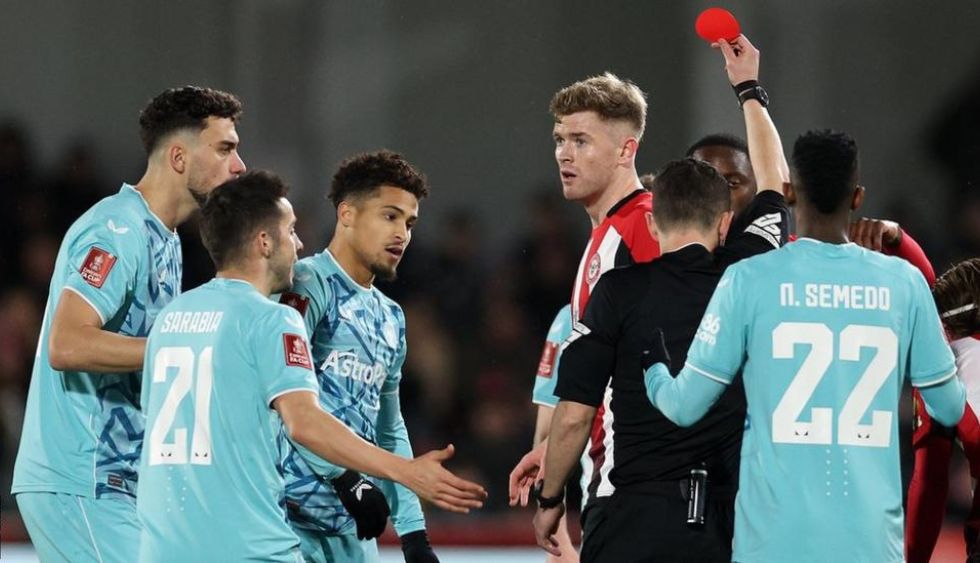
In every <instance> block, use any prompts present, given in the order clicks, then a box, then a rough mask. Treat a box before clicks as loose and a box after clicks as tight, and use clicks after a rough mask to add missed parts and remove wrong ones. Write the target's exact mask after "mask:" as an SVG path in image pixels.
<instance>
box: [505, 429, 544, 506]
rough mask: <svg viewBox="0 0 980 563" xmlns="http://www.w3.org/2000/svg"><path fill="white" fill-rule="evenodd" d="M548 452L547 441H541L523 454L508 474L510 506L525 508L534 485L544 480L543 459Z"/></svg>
mask: <svg viewBox="0 0 980 563" xmlns="http://www.w3.org/2000/svg"><path fill="white" fill-rule="evenodd" d="M547 451H548V440H544V441H542V442H541V443H540V444H538V445H537V446H535V447H534V449H532V450H531V451H529V452H528V453H526V454H524V457H522V458H521V461H519V462H517V465H515V466H514V469H512V470H511V472H510V479H509V483H508V495H507V496H508V499H509V501H510V505H511V506H517V504H518V503H520V505H521V506H527V503H528V500H530V496H531V489H532V488H533V487H534V484H535V483H536V482H538V481H540V480H542V479H544V458H545V455H546V453H547Z"/></svg>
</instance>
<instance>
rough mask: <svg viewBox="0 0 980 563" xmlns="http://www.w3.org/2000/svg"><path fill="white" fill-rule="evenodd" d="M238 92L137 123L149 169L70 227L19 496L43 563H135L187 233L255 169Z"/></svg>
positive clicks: (181, 94)
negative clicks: (157, 352) (141, 467)
mask: <svg viewBox="0 0 980 563" xmlns="http://www.w3.org/2000/svg"><path fill="white" fill-rule="evenodd" d="M241 109H242V104H241V102H240V101H238V99H237V98H236V97H235V96H233V95H231V94H228V93H225V92H220V91H218V90H212V89H210V88H199V87H196V86H184V87H181V88H172V89H170V90H167V91H165V92H163V93H161V94H160V95H158V96H156V97H155V98H153V99H152V100H151V101H150V102H149V104H148V105H147V106H146V108H144V109H143V112H142V113H141V115H140V119H139V123H140V134H141V137H142V139H143V144H144V146H145V148H146V152H147V166H146V173H145V174H144V175H143V178H142V179H140V181H139V182H138V183H136V184H135V185H129V184H123V186H122V189H120V190H119V193H118V194H116V195H113V196H110V197H107V198H105V199H103V200H102V201H100V202H99V203H97V204H95V205H94V206H93V207H92V208H91V209H89V210H88V211H87V212H86V213H85V214H84V215H82V216H81V217H80V218H79V219H78V220H76V221H75V223H74V224H73V225H72V226H71V228H69V229H68V233H67V234H66V235H65V238H64V240H63V241H62V244H61V249H60V251H59V253H58V259H57V262H56V263H55V269H54V274H53V275H52V279H51V286H50V288H49V290H48V304H47V307H46V309H45V314H44V320H43V328H42V333H41V337H40V342H39V343H38V351H37V359H36V361H35V363H34V371H33V373H32V375H31V386H30V391H29V393H28V398H27V409H26V412H25V417H24V430H23V436H22V439H21V442H20V450H19V451H18V454H17V462H16V465H15V468H14V483H13V493H14V494H15V495H16V498H17V504H18V505H19V507H20V511H21V515H22V516H23V518H24V522H25V524H26V525H27V530H28V533H29V534H30V536H31V540H32V541H33V542H34V547H35V548H36V549H37V552H38V555H39V556H40V558H41V560H42V561H106V562H109V561H136V560H137V558H138V551H139V534H140V524H139V519H138V518H137V515H136V498H135V495H136V482H137V478H136V472H137V463H138V460H139V455H140V449H141V448H142V445H143V423H144V418H143V414H142V412H141V410H140V404H139V389H140V381H139V373H140V370H141V369H142V367H143V355H144V351H145V347H146V338H145V337H146V335H147V334H148V333H149V331H150V326H151V324H152V323H153V320H154V319H155V318H156V316H157V314H158V313H159V311H160V309H162V308H163V307H164V306H165V305H167V304H168V303H169V302H170V301H171V300H172V299H173V298H174V297H176V296H177V295H178V294H179V293H180V287H181V274H182V258H181V250H180V239H179V237H178V236H177V232H176V230H175V229H176V228H177V226H178V225H180V224H181V223H183V222H184V221H185V220H187V218H188V217H189V216H190V215H191V213H192V212H194V210H196V209H197V208H198V206H199V204H200V201H201V200H202V199H203V198H204V196H206V195H207V194H208V193H209V192H210V191H211V190H213V189H214V188H215V187H217V186H218V185H219V184H221V183H222V182H224V181H226V180H229V179H231V178H233V177H236V176H238V175H239V174H241V173H242V172H244V171H245V164H244V163H243V162H242V159H241V157H240V156H239V155H238V133H237V132H236V131H235V123H236V121H237V119H238V117H239V115H240V114H241Z"/></svg>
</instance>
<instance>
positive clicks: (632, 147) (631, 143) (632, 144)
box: [619, 137, 640, 164]
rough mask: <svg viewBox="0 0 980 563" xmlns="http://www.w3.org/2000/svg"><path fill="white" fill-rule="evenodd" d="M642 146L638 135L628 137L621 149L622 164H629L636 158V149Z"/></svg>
mask: <svg viewBox="0 0 980 563" xmlns="http://www.w3.org/2000/svg"><path fill="white" fill-rule="evenodd" d="M639 148H640V142H639V141H637V140H636V137H627V138H626V141H625V142H624V143H623V145H622V147H620V149H619V161H620V163H621V164H629V163H631V162H633V161H634V160H635V159H636V151H637V150H639Z"/></svg>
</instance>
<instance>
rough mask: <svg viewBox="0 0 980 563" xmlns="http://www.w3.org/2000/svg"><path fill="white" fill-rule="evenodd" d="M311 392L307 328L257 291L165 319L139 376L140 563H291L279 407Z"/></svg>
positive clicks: (216, 297)
mask: <svg viewBox="0 0 980 563" xmlns="http://www.w3.org/2000/svg"><path fill="white" fill-rule="evenodd" d="M316 389H317V385H316V378H315V376H314V375H313V370H312V360H311V357H310V353H309V344H308V341H307V338H306V334H305V332H304V325H303V319H301V318H300V316H299V315H298V314H297V313H296V311H294V310H292V309H290V308H288V307H284V306H282V305H279V304H277V303H275V302H273V301H270V300H269V299H267V298H266V297H265V296H263V295H262V294H260V293H259V292H258V291H257V290H256V289H255V288H254V287H253V286H252V285H251V284H249V283H247V282H245V281H241V280H231V279H221V278H218V279H213V280H211V281H209V282H208V283H206V284H204V285H202V286H201V287H199V288H197V289H194V290H192V291H188V292H187V293H185V294H184V295H182V296H180V297H178V298H177V299H175V300H174V301H173V303H171V304H170V305H169V306H167V307H166V308H164V310H163V311H161V313H160V318H159V320H158V321H157V323H156V324H155V325H154V327H153V330H152V331H151V332H150V337H149V341H148V344H147V350H146V365H145V366H144V369H143V390H142V405H143V409H144V411H145V412H146V428H147V435H146V443H145V445H144V447H143V453H142V456H141V457H140V480H139V491H138V494H137V501H136V502H137V510H138V513H139V517H140V521H141V523H142V524H143V533H142V535H141V537H140V561H161V562H163V561H168V562H169V561H296V560H297V556H298V552H299V538H297V537H296V534H295V533H294V532H293V531H292V530H291V529H290V527H289V525H288V524H287V523H286V513H285V509H284V508H283V506H282V503H281V500H282V495H283V491H284V488H285V483H284V482H283V479H282V475H281V474H280V472H279V467H278V462H279V451H278V448H277V446H276V436H277V435H278V433H279V429H280V426H281V421H280V419H279V416H278V414H277V413H276V412H275V411H274V410H273V409H272V401H273V400H274V399H275V398H276V397H278V396H280V395H283V394H285V393H289V392H292V391H312V392H316Z"/></svg>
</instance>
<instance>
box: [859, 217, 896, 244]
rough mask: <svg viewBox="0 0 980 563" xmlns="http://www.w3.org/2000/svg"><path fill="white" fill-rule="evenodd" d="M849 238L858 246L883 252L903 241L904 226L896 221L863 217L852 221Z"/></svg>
mask: <svg viewBox="0 0 980 563" xmlns="http://www.w3.org/2000/svg"><path fill="white" fill-rule="evenodd" d="M847 238H849V239H851V242H853V243H854V244H856V245H858V246H863V247H864V248H867V249H868V250H874V251H877V252H881V250H882V249H883V248H894V247H896V246H898V245H899V244H900V243H901V242H902V228H901V227H899V225H898V223H896V222H894V221H885V220H883V219H869V218H867V217H861V218H860V219H858V220H857V221H855V222H853V223H851V227H850V229H849V231H848V237H847Z"/></svg>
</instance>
